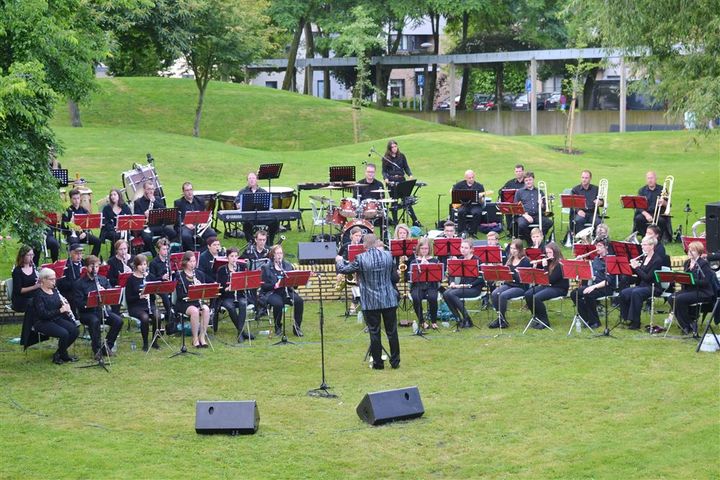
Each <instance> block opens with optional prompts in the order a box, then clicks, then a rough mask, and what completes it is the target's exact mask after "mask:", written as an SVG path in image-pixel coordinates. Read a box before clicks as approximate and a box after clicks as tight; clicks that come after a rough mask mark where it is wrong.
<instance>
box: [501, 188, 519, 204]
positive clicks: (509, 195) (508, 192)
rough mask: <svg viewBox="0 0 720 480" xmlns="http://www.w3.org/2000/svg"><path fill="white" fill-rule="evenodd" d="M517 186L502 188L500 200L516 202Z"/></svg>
mask: <svg viewBox="0 0 720 480" xmlns="http://www.w3.org/2000/svg"><path fill="white" fill-rule="evenodd" d="M515 192H517V189H516V188H503V189H502V190H500V201H501V202H502V203H513V202H515Z"/></svg>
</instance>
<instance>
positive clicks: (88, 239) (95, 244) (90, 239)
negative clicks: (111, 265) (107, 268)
mask: <svg viewBox="0 0 720 480" xmlns="http://www.w3.org/2000/svg"><path fill="white" fill-rule="evenodd" d="M67 242H68V249H70V248H72V246H73V245H75V244H76V243H87V244H88V245H91V246H92V252H91V253H92V254H93V255H95V256H96V257H97V256H98V255H100V247H101V246H102V241H100V239H99V238H98V237H96V236H95V235H93V234H92V233H90V232H85V238H83V239H82V240H81V239H80V238H78V237H73V236H68V237H67Z"/></svg>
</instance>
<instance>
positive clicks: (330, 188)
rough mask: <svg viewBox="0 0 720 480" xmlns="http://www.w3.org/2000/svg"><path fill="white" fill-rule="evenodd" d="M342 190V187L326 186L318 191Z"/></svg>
mask: <svg viewBox="0 0 720 480" xmlns="http://www.w3.org/2000/svg"><path fill="white" fill-rule="evenodd" d="M343 188H345V187H343V186H342V185H328V186H327V187H322V188H321V189H320V190H342V189H343Z"/></svg>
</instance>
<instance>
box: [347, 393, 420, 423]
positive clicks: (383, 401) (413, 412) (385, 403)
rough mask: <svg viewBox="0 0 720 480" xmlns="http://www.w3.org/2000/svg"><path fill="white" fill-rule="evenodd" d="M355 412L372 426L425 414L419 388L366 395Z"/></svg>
mask: <svg viewBox="0 0 720 480" xmlns="http://www.w3.org/2000/svg"><path fill="white" fill-rule="evenodd" d="M355 410H356V411H357V414H358V417H360V419H361V420H362V421H364V422H367V423H369V424H370V425H382V424H383V423H388V422H395V421H398V420H409V419H411V418H419V417H422V415H423V414H424V413H425V409H424V408H423V404H422V400H421V399H420V391H419V390H418V388H417V387H407V388H400V389H397V390H386V391H383V392H374V393H366V394H365V396H364V397H363V399H362V401H360V403H359V404H358V406H357V408H356V409H355Z"/></svg>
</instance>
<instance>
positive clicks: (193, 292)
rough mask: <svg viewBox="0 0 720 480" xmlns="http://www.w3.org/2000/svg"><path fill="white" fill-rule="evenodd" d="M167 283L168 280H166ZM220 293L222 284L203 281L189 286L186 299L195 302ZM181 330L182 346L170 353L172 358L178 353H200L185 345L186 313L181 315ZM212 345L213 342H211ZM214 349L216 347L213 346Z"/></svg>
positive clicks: (211, 297)
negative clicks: (190, 349)
mask: <svg viewBox="0 0 720 480" xmlns="http://www.w3.org/2000/svg"><path fill="white" fill-rule="evenodd" d="M165 283H167V282H165ZM219 293H220V284H219V283H201V284H199V285H188V287H187V297H185V299H186V300H187V301H188V302H194V301H195V300H209V299H213V298H215V297H217V296H218V295H219ZM183 313H184V312H183ZM180 330H181V337H182V344H181V346H180V350H178V351H177V352H175V353H173V354H172V355H170V358H173V357H177V356H178V355H183V354H192V355H200V354H199V353H198V352H191V351H189V350H188V349H187V346H186V345H185V315H180ZM208 343H210V339H209V338H208ZM210 346H211V347H212V344H210ZM213 350H215V348H214V347H213Z"/></svg>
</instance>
